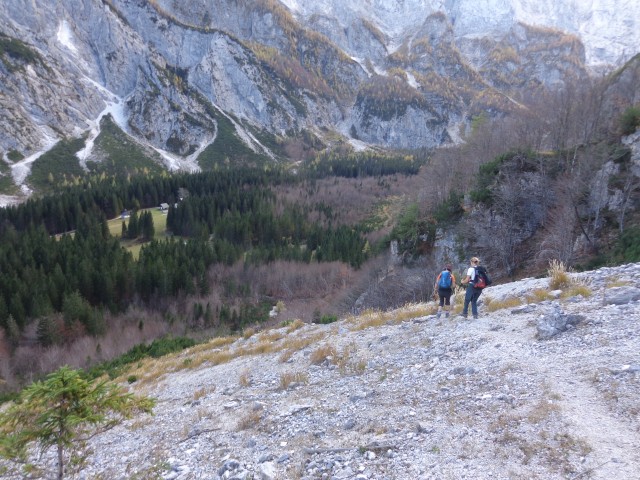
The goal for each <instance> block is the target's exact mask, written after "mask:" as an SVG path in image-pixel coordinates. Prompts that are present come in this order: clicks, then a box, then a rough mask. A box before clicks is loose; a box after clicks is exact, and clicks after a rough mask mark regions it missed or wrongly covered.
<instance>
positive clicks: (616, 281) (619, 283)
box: [606, 277, 631, 288]
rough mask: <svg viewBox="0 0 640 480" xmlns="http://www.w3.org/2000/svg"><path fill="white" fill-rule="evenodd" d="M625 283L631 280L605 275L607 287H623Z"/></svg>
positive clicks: (628, 283)
mask: <svg viewBox="0 0 640 480" xmlns="http://www.w3.org/2000/svg"><path fill="white" fill-rule="evenodd" d="M626 285H631V281H629V280H622V279H620V278H619V277H607V283H606V287H607V288H614V287H624V286H626Z"/></svg>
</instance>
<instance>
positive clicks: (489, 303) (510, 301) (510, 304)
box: [484, 297, 522, 312]
mask: <svg viewBox="0 0 640 480" xmlns="http://www.w3.org/2000/svg"><path fill="white" fill-rule="evenodd" d="M484 305H485V308H486V309H487V311H488V312H495V311H496V310H503V309H505V308H514V307H518V306H520V305H522V300H521V299H519V298H517V297H507V298H504V299H502V300H495V299H493V298H491V297H486V298H485V299H484Z"/></svg>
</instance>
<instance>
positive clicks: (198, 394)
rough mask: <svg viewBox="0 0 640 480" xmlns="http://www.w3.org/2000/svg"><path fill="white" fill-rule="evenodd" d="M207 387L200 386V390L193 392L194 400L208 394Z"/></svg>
mask: <svg viewBox="0 0 640 480" xmlns="http://www.w3.org/2000/svg"><path fill="white" fill-rule="evenodd" d="M207 393H208V392H207V389H206V388H204V387H203V388H199V389H198V390H196V391H195V392H193V400H194V401H195V400H200V399H201V398H202V397H204V396H205V395H206V394H207Z"/></svg>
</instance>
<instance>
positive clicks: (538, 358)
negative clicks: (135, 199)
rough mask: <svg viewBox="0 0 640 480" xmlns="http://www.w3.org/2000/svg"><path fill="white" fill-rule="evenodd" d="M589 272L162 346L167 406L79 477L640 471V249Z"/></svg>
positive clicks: (155, 366)
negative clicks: (469, 309) (445, 303)
mask: <svg viewBox="0 0 640 480" xmlns="http://www.w3.org/2000/svg"><path fill="white" fill-rule="evenodd" d="M572 279H573V280H574V281H576V282H578V283H577V284H574V285H573V286H570V287H567V288H565V289H564V290H551V289H550V288H549V279H547V278H542V279H524V280H520V281H518V282H515V283H509V284H504V285H496V286H491V287H489V288H487V289H486V290H485V291H484V292H483V295H482V297H481V300H482V303H481V305H480V318H479V319H478V320H465V319H462V318H461V317H459V316H452V317H451V318H446V319H445V318H440V319H438V318H436V317H435V315H433V314H427V313H428V312H433V311H434V309H433V305H432V304H418V305H411V306H407V307H405V308H403V309H400V310H396V311H393V312H367V313H365V314H363V315H361V316H359V317H353V318H347V319H343V320H340V321H338V322H336V323H334V324H330V325H300V324H297V323H296V324H292V325H288V326H284V327H282V328H279V329H274V330H268V331H263V332H260V333H255V334H253V335H249V334H246V335H244V336H243V338H238V339H230V340H228V342H229V343H228V344H226V345H224V344H223V343H224V342H223V341H221V340H220V339H218V340H215V341H213V342H211V343H210V344H208V345H200V346H197V347H195V348H193V349H191V350H189V351H185V352H182V353H180V354H178V355H175V356H172V357H167V358H163V359H160V360H155V361H153V362H149V363H147V364H145V365H143V366H141V368H140V369H139V370H138V371H135V372H129V374H132V375H135V376H136V377H137V379H138V380H137V381H136V382H135V383H133V384H132V385H131V387H130V388H131V390H132V391H134V392H136V393H145V394H147V395H151V396H153V397H156V398H157V400H158V405H157V406H156V408H155V415H154V416H147V417H143V418H138V419H135V420H132V421H130V422H128V423H126V424H124V425H121V426H119V427H117V428H116V429H114V430H111V431H110V432H108V433H106V434H103V435H101V436H99V437H96V438H94V439H93V440H92V442H91V447H92V449H93V452H94V453H93V455H92V457H91V459H90V464H89V466H88V467H87V468H86V469H85V471H84V472H83V473H82V474H81V475H79V477H78V478H84V479H89V478H111V479H131V478H163V479H167V480H168V479H182V480H187V479H251V478H253V479H257V478H260V479H301V478H302V479H329V478H331V479H397V480H400V479H406V480H414V479H447V478H456V479H460V478H469V479H518V478H520V479H533V478H537V479H545V480H550V479H577V478H590V479H611V478H617V479H629V480H631V479H635V478H638V472H640V453H639V452H640V421H639V416H638V413H639V412H640V289H639V288H638V287H637V285H638V284H639V282H640V263H639V264H629V265H624V266H619V267H615V268H603V269H600V270H597V271H594V272H586V273H580V274H572ZM585 284H587V285H588V288H585V287H584V285H585ZM576 285H577V286H576ZM578 292H581V294H577V293H578ZM587 292H590V295H587ZM583 295H586V296H583ZM536 299H537V300H536ZM456 302H460V299H456ZM508 305H511V306H510V307H508ZM500 307H502V308H500ZM494 309H495V310H494ZM129 374H128V375H129ZM51 460H52V461H53V459H51ZM6 478H14V477H11V476H8V477H6ZM15 478H18V477H17V476H16V477H15Z"/></svg>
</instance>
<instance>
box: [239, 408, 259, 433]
mask: <svg viewBox="0 0 640 480" xmlns="http://www.w3.org/2000/svg"><path fill="white" fill-rule="evenodd" d="M261 421H262V410H251V411H250V412H248V413H247V414H246V415H244V416H243V417H241V418H240V420H239V421H238V430H248V429H249V428H257V427H258V426H259V425H260V422H261Z"/></svg>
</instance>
